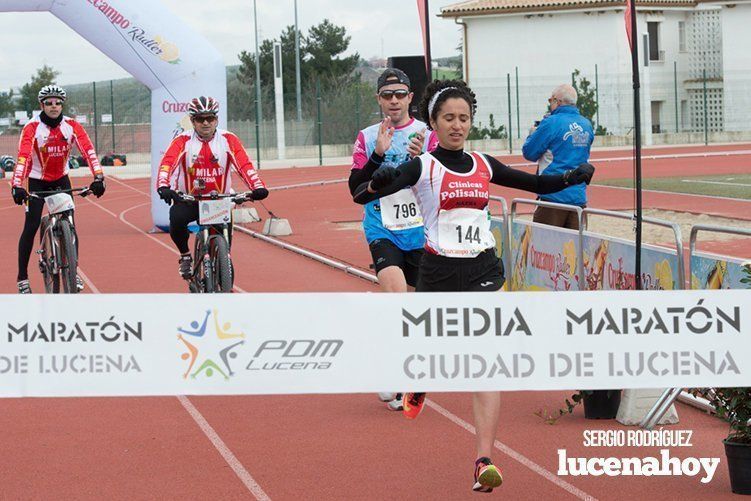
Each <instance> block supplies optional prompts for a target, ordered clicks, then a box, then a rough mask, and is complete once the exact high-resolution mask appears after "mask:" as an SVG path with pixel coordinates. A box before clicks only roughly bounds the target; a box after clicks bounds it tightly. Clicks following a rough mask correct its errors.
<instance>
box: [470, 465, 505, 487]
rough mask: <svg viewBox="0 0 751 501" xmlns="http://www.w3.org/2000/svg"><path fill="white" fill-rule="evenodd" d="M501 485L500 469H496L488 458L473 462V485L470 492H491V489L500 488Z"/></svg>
mask: <svg viewBox="0 0 751 501" xmlns="http://www.w3.org/2000/svg"><path fill="white" fill-rule="evenodd" d="M502 483H503V475H501V469H500V468H498V467H497V466H496V465H494V464H493V462H492V461H491V460H490V458H486V457H482V458H480V459H478V460H477V461H475V485H474V486H472V490H473V491H475V492H493V489H495V488H496V487H500V485H501V484H502Z"/></svg>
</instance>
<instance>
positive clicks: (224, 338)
mask: <svg viewBox="0 0 751 501" xmlns="http://www.w3.org/2000/svg"><path fill="white" fill-rule="evenodd" d="M212 315H213V317H214V318H213V322H211V323H210V322H209V318H210V317H211V316H212ZM210 331H213V336H212V335H210V334H208V332H210ZM177 332H178V335H177V339H179V340H180V341H181V342H182V343H183V344H184V345H185V348H186V349H187V353H183V354H181V355H180V358H182V359H183V360H186V361H188V368H187V370H186V371H185V373H184V374H183V379H188V376H190V377H191V379H196V378H197V377H198V376H200V375H203V376H204V377H213V376H214V374H219V375H221V376H223V377H224V379H225V380H226V379H229V378H230V377H232V376H233V375H234V374H235V373H234V371H233V370H232V365H231V362H232V361H233V360H234V359H236V358H237V351H236V350H237V348H238V347H239V346H240V345H242V344H244V343H245V341H234V340H235V339H244V338H245V333H244V332H242V331H236V332H233V329H232V322H224V323H222V322H220V321H219V315H218V314H217V310H213V311H212V310H206V314H205V316H204V318H203V321H198V320H194V321H192V322H190V328H183V327H178V328H177ZM189 339H190V341H189ZM196 365H197V366H198V368H197V369H195V370H193V368H194V367H195V366H196ZM191 371H192V372H191Z"/></svg>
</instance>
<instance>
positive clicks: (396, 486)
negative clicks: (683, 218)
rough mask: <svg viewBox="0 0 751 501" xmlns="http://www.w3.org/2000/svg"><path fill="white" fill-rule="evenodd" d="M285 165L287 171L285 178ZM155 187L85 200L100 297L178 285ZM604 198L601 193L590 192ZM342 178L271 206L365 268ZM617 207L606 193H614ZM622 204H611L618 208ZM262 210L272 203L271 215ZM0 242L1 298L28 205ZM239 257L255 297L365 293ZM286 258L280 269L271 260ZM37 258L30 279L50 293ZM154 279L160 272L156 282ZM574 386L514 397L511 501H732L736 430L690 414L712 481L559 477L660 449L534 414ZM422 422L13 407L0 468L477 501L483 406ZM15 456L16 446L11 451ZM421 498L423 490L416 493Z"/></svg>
mask: <svg viewBox="0 0 751 501" xmlns="http://www.w3.org/2000/svg"><path fill="white" fill-rule="evenodd" d="M347 170H348V168H347V167H343V168H338V169H337V168H326V169H320V168H318V169H315V168H314V169H309V170H303V169H300V170H299V171H297V172H295V173H294V175H292V174H293V173H290V172H284V171H267V172H264V173H263V174H264V177H265V178H266V180H267V182H268V184H269V185H271V186H279V185H281V184H292V183H295V182H297V183H299V182H305V181H312V180H320V179H336V178H338V177H344V176H346V174H347ZM277 172H278V174H277ZM147 188H148V183H147V181H145V180H143V181H133V182H128V183H123V182H118V181H117V180H112V182H110V184H109V188H108V192H107V195H106V196H105V197H104V198H102V199H100V200H88V199H87V200H85V201H81V202H79V204H78V208H77V227H78V230H79V234H80V238H81V263H82V271H83V272H84V274H85V275H86V277H87V282H88V285H89V286H88V289H87V292H92V291H93V292H159V291H164V292H180V291H183V290H184V288H185V287H184V283H183V282H182V281H181V280H180V279H179V277H178V276H177V273H176V271H177V270H176V254H175V252H174V250H173V248H172V245H171V242H170V241H169V239H168V237H167V236H166V235H163V234H157V235H149V234H147V233H146V232H145V230H147V229H148V228H149V227H150V215H149V206H148V203H149V201H148V198H147V196H146V195H144V193H141V192H142V191H143V192H145V191H146V190H147ZM592 192H593V197H594V196H595V195H594V194H595V193H597V190H595V189H593V190H592ZM349 200H350V199H349V196H348V194H347V192H346V187H345V186H344V185H331V186H323V187H310V188H299V189H294V190H286V191H278V192H276V193H272V196H271V197H270V199H269V201H268V203H267V206H268V207H269V208H270V209H271V210H272V211H274V212H275V213H277V214H278V215H280V216H282V217H287V218H289V219H290V221H291V223H292V227H293V229H294V230H295V234H294V235H293V236H291V237H289V238H287V240H288V241H292V242H294V243H298V244H300V245H303V246H305V247H308V248H311V249H314V250H318V251H321V252H323V253H326V254H329V255H331V256H333V257H337V258H339V259H341V260H345V261H348V262H350V263H353V264H355V265H357V266H359V267H361V268H363V269H366V268H367V264H368V255H367V249H366V248H365V245H364V243H363V241H362V236H361V234H360V233H359V232H358V231H356V230H341V229H337V228H340V227H341V225H339V224H338V223H337V221H355V220H358V219H359V215H360V209H359V208H358V207H356V206H354V205H353V204H351V202H350V201H349ZM605 200H606V201H610V200H611V199H610V198H609V197H605ZM608 207H609V206H608ZM259 212H260V213H261V214H262V215H263V210H262V209H259ZM0 214H2V215H3V216H5V217H3V218H2V220H0V228H1V229H2V230H4V231H2V232H1V233H0V241H3V243H4V244H5V245H4V248H5V249H10V250H9V251H8V252H7V253H6V263H7V264H6V265H5V266H3V267H2V269H0V291H2V292H7V293H11V292H13V291H14V282H15V247H16V242H17V236H18V234H19V233H20V228H21V211H20V209H19V208H18V207H15V206H11V201H10V199H9V198H6V199H4V200H3V201H2V202H0ZM233 259H234V261H235V267H236V270H237V272H238V277H237V285H238V288H239V289H241V290H245V291H253V292H256V291H296V290H300V291H302V290H306V291H367V290H371V291H372V290H375V287H374V286H372V285H371V284H369V283H368V282H365V281H363V280H361V279H358V278H355V277H352V276H347V275H345V274H344V273H342V272H338V271H334V270H332V269H330V268H327V267H325V266H324V265H320V264H318V263H315V262H313V261H311V260H309V259H307V258H303V257H300V256H297V255H294V254H291V253H290V252H288V251H284V250H281V249H278V248H275V247H272V246H270V245H269V244H266V243H264V242H261V241H257V240H255V239H252V238H250V237H247V236H245V235H240V234H239V233H236V238H235V241H234V243H233ZM270 263H271V264H273V266H270V265H269V264H270ZM34 266H35V264H34V263H33V261H32V265H31V267H30V270H31V276H32V280H33V282H32V285H33V286H34V287H35V288H36V289H37V290H39V288H40V285H41V284H40V281H39V279H38V272H36V270H35V269H34ZM144 277H148V279H144ZM565 396H566V393H565V392H523V393H520V392H514V393H505V394H504V396H503V404H502V405H503V407H502V418H501V426H500V427H499V430H498V435H497V439H498V442H497V451H496V453H495V455H494V459H495V461H496V462H497V463H499V464H500V465H501V466H502V468H503V470H504V475H505V477H506V482H505V483H504V485H503V486H502V487H501V488H500V489H499V490H498V492H497V494H496V495H499V496H506V497H508V498H511V499H529V498H531V497H534V498H542V499H565V498H575V497H579V498H586V497H592V498H599V499H626V498H628V499H632V498H634V497H637V498H646V497H658V496H659V497H663V498H664V497H666V493H670V494H668V495H667V497H670V498H676V499H677V498H681V499H700V498H701V499H704V498H707V497H711V498H712V499H725V498H727V499H730V498H731V495H730V494H729V492H730V488H729V480H728V476H727V469H726V465H725V459H724V454H723V451H722V444H721V439H722V438H723V437H724V436H725V433H726V425H725V424H724V423H722V422H721V421H719V420H717V419H715V418H712V417H709V416H706V415H704V414H702V413H701V412H699V411H696V410H694V409H690V408H687V407H685V406H683V405H680V406H679V413H680V416H681V419H682V422H681V424H680V425H678V426H677V427H674V428H679V429H690V430H693V431H694V439H693V442H694V445H693V447H691V448H689V449H671V454H673V455H676V456H679V457H687V456H696V457H702V456H708V457H721V458H722V463H721V465H720V467H719V468H718V471H717V474H716V476H715V479H714V480H713V481H712V482H711V483H709V484H701V483H699V481H698V479H697V478H686V477H631V478H628V479H626V478H624V477H614V478H603V477H558V476H557V475H555V472H556V470H557V450H558V449H560V448H566V449H567V451H568V454H569V456H586V457H593V456H615V457H621V456H647V455H653V454H654V452H655V451H654V450H653V449H634V448H620V449H619V448H608V449H585V448H584V447H583V445H582V432H583V431H584V430H586V429H609V428H611V427H613V426H616V427H618V428H620V425H613V424H612V423H602V422H592V421H585V420H584V419H583V417H582V415H581V410H577V411H576V413H575V414H574V415H573V416H567V417H564V418H562V419H561V420H559V422H558V423H557V424H556V425H553V426H550V425H547V424H545V423H544V422H543V421H542V420H541V419H540V418H538V417H537V416H535V415H534V413H535V412H536V411H537V410H538V409H540V408H545V409H548V410H555V409H557V408H560V407H561V406H562V403H563V399H564V397H565ZM430 398H431V403H430V405H429V407H428V409H426V411H425V412H424V413H423V415H422V416H420V418H419V419H418V420H416V421H414V422H410V421H406V420H404V419H402V418H401V417H400V416H399V415H395V414H393V413H389V412H388V411H386V410H385V408H384V406H383V405H381V404H379V403H378V402H377V400H376V399H375V396H373V395H326V396H322V395H316V396H275V397H191V398H190V399H186V398H180V399H177V398H174V397H169V398H118V399H114V398H113V399H109V398H98V399H5V400H3V403H4V411H5V412H3V413H2V417H1V418H0V425H2V429H3V430H4V431H5V433H4V435H3V436H4V440H3V443H4V446H5V447H4V449H5V450H6V451H8V452H6V458H12V460H8V459H6V461H4V462H2V463H0V479H2V482H3V497H6V498H8V499H19V498H23V499H38V498H49V497H55V498H61V499H68V498H75V499H100V498H103V497H107V498H111V499H141V498H178V497H180V498H198V497H212V498H215V499H252V498H254V497H255V498H258V499H267V498H270V499H300V498H306V499H323V498H326V499H391V498H394V499H397V498H404V497H407V494H406V492H405V490H406V489H413V492H414V493H415V494H414V496H417V497H419V498H425V499H465V498H466V499H475V498H476V497H477V496H478V495H477V494H473V493H471V491H470V487H471V483H472V482H471V474H472V461H473V459H474V457H473V451H474V443H473V437H472V434H471V431H468V429H467V427H469V426H470V425H469V423H471V399H470V397H469V395H466V394H435V395H430ZM11 451H12V452H11ZM414 496H413V497H414Z"/></svg>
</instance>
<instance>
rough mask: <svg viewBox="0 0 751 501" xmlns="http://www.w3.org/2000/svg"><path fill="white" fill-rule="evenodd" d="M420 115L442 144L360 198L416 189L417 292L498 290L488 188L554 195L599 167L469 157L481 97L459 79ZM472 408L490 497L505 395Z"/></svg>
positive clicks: (441, 85)
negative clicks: (555, 171) (541, 168)
mask: <svg viewBox="0 0 751 501" xmlns="http://www.w3.org/2000/svg"><path fill="white" fill-rule="evenodd" d="M419 111H420V114H421V116H424V117H428V118H429V125H430V128H431V129H432V130H433V131H434V132H435V134H436V135H437V137H438V147H437V148H436V149H435V151H433V152H432V153H424V154H422V155H420V156H419V157H418V158H414V159H412V160H410V161H409V162H407V163H404V164H402V165H400V166H399V167H398V168H397V169H395V170H394V169H392V170H386V171H378V172H376V173H375V174H374V175H373V176H372V178H371V180H370V181H369V182H367V183H362V184H361V185H360V186H359V187H358V188H357V190H355V195H354V200H355V202H358V203H367V202H369V201H372V200H374V199H376V198H378V197H382V196H388V195H389V194H391V193H395V192H397V191H399V190H402V189H404V188H405V187H407V186H410V187H411V188H412V191H413V193H414V194H415V198H416V199H417V203H418V205H419V206H420V211H421V212H422V215H423V218H424V222H425V225H424V231H425V254H424V255H423V259H422V261H421V263H420V268H419V276H418V279H417V287H416V289H415V290H416V291H417V292H460V291H498V290H500V289H501V287H502V286H503V282H504V272H503V267H502V264H501V261H500V260H499V259H498V257H496V255H495V239H494V237H493V234H492V233H491V232H490V214H489V213H488V201H489V195H490V188H489V185H490V184H491V183H492V184H499V185H503V186H509V187H512V188H517V189H522V190H526V191H530V192H533V193H554V192H556V191H560V190H561V189H563V188H566V187H567V186H572V185H575V184H580V183H585V182H586V183H588V182H589V181H590V179H591V178H592V175H593V173H594V167H592V166H591V165H589V164H582V165H580V166H579V167H577V168H576V169H572V170H568V171H566V172H564V173H563V174H560V175H542V176H540V175H535V174H528V173H526V172H523V171H519V170H515V169H511V168H509V167H507V166H506V165H504V164H502V163H501V162H499V161H498V160H496V159H495V158H493V157H490V156H488V155H485V154H482V153H476V152H473V153H471V154H469V153H466V152H465V151H464V143H465V141H466V139H467V136H468V134H469V130H470V128H471V126H472V119H473V117H474V115H475V111H476V100H475V95H474V93H473V92H472V90H471V89H470V88H469V87H467V85H466V84H465V83H464V82H462V81H459V80H448V81H436V82H433V83H431V84H430V85H428V87H427V89H426V90H425V95H424V97H423V101H422V102H421V103H420V106H419ZM424 401H425V394H424V393H407V394H405V396H404V414H405V416H406V417H408V418H415V417H417V415H418V414H419V413H420V411H421V410H422V407H423V404H424ZM473 411H474V417H475V426H476V428H477V457H478V459H477V460H476V461H475V470H474V485H473V487H472V488H473V490H475V491H478V492H491V491H492V490H493V488H495V487H498V486H500V485H501V483H502V481H503V477H502V475H501V471H500V468H498V467H497V466H495V465H494V464H493V462H492V461H491V459H490V454H491V451H492V450H493V443H494V440H495V436H496V432H497V430H498V419H499V415H500V394H499V393H498V392H477V393H474V394H473Z"/></svg>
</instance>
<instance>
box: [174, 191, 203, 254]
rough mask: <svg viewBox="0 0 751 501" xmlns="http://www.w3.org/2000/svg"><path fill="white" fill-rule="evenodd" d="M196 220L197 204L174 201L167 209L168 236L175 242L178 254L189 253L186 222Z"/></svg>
mask: <svg viewBox="0 0 751 501" xmlns="http://www.w3.org/2000/svg"><path fill="white" fill-rule="evenodd" d="M197 220H198V204H197V203H184V202H176V203H173V204H172V207H170V209H169V236H170V237H172V241H173V242H175V245H176V246H177V250H179V251H180V254H188V253H190V248H189V247H188V237H190V233H189V232H188V224H190V222H191V221H197Z"/></svg>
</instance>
